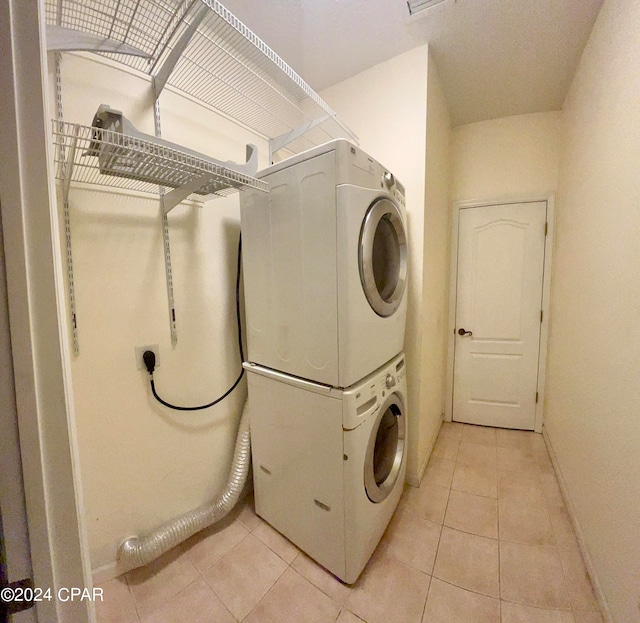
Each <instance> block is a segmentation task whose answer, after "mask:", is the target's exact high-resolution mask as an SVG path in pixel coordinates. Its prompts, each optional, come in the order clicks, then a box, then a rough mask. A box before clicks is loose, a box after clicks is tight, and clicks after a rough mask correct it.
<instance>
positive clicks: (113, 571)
mask: <svg viewBox="0 0 640 623" xmlns="http://www.w3.org/2000/svg"><path fill="white" fill-rule="evenodd" d="M91 575H92V576H93V583H94V584H104V583H105V582H108V581H109V580H114V579H115V578H117V577H118V576H120V575H122V571H121V570H120V569H118V563H116V562H110V563H109V564H108V565H104V566H103V567H98V568H97V569H94V570H93V571H92V572H91Z"/></svg>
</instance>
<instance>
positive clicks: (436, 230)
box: [409, 55, 451, 484]
mask: <svg viewBox="0 0 640 623" xmlns="http://www.w3.org/2000/svg"><path fill="white" fill-rule="evenodd" d="M450 139H451V120H450V117H449V109H448V106H447V101H446V99H445V96H444V92H443V90H442V85H441V83H440V77H439V75H438V71H437V69H436V65H435V63H434V62H433V58H432V57H431V55H429V68H428V76H427V147H426V182H425V212H424V257H423V274H422V318H421V326H422V331H423V339H422V353H421V360H420V411H419V413H420V419H419V422H418V431H417V456H415V459H414V461H415V465H411V468H412V469H411V470H410V472H409V476H410V477H411V476H413V475H414V474H416V475H417V476H418V478H421V477H422V474H423V472H424V468H425V467H426V463H427V461H428V460H429V456H430V455H431V450H432V448H433V444H434V443H435V439H436V437H437V435H438V432H439V431H440V424H441V423H442V413H443V409H444V388H445V372H446V357H447V319H448V318H447V316H448V306H449V255H450V251H449V240H450V235H449V230H450V227H451V211H450V209H449V204H450V199H449V192H450V190H449V178H450V171H449V167H450V161H449V144H450ZM411 458H412V459H413V458H414V457H413V456H412V457H411ZM410 482H412V484H417V483H416V482H414V480H413V479H412V480H410Z"/></svg>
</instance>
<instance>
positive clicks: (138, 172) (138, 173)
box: [52, 119, 267, 212]
mask: <svg viewBox="0 0 640 623" xmlns="http://www.w3.org/2000/svg"><path fill="white" fill-rule="evenodd" d="M52 132H53V137H54V144H55V146H56V150H55V153H56V156H55V157H56V164H57V165H58V166H57V173H56V177H57V178H58V179H60V180H61V181H63V182H64V184H65V185H67V186H68V184H70V183H71V182H74V183H77V182H79V183H84V184H90V185H98V186H108V187H112V188H121V189H127V190H130V191H135V192H141V193H148V194H152V195H154V196H157V195H158V187H161V189H162V191H163V192H162V195H163V198H166V197H170V195H171V191H173V190H174V189H187V190H186V191H185V192H187V194H186V196H185V197H184V198H190V199H191V200H194V201H200V202H202V201H206V200H208V199H211V198H213V197H214V196H224V195H228V194H230V193H232V192H234V191H236V190H239V189H240V188H256V189H258V190H263V191H266V190H267V184H266V183H265V182H263V181H261V180H258V179H255V178H253V177H251V176H249V175H245V174H243V173H240V172H238V171H235V170H234V169H229V168H226V167H224V166H222V165H220V164H218V163H215V162H212V161H210V160H207V159H205V158H204V157H203V158H199V157H197V156H194V155H192V154H189V153H186V152H184V151H180V150H178V149H172V148H170V147H167V146H164V145H160V144H158V143H156V142H152V141H147V140H143V139H140V138H138V137H132V136H128V135H126V134H123V133H121V132H117V131H113V130H107V129H101V128H97V127H95V126H84V125H80V124H77V123H64V122H60V121H59V120H55V119H54V120H53V121H52ZM191 189H193V190H191ZM183 194H184V193H183ZM167 207H168V206H167ZM171 207H173V206H171ZM169 209H171V208H168V209H167V208H165V211H167V212H168V211H169Z"/></svg>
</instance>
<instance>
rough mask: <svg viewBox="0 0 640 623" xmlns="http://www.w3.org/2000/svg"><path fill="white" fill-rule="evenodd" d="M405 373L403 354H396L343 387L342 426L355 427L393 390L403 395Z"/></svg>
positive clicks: (346, 427) (372, 412)
mask: <svg viewBox="0 0 640 623" xmlns="http://www.w3.org/2000/svg"><path fill="white" fill-rule="evenodd" d="M405 374H406V372H405V366H404V356H403V355H398V356H397V357H396V358H395V359H393V360H392V361H390V362H389V363H388V364H387V365H386V366H385V367H384V368H382V369H381V370H378V371H377V372H375V373H374V374H372V375H370V376H369V377H367V378H365V379H363V381H361V382H360V383H358V384H356V385H354V386H352V387H350V388H348V389H345V390H344V391H343V392H342V396H343V426H344V428H345V429H346V430H349V429H352V428H356V427H357V426H358V425H359V424H360V422H361V421H362V420H364V419H366V418H368V417H369V416H371V415H373V414H375V413H377V411H378V410H379V409H380V407H381V406H382V405H383V403H384V402H385V400H386V399H387V397H388V396H389V395H391V394H393V393H394V392H398V391H400V392H401V393H402V394H403V396H404V391H405V387H404V383H405Z"/></svg>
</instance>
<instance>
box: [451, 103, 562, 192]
mask: <svg viewBox="0 0 640 623" xmlns="http://www.w3.org/2000/svg"><path fill="white" fill-rule="evenodd" d="M561 120H562V113H560V112H547V113H532V114H528V115H517V116H515V117H503V118H501V119H492V120H489V121H479V122H477V123H470V124H468V125H463V126H458V127H456V128H454V129H453V131H452V133H451V198H452V200H453V201H466V200H474V199H500V198H513V197H514V196H518V195H523V194H529V195H531V194H540V195H541V196H544V195H547V194H549V193H550V192H554V191H555V190H556V188H557V185H558V162H559V160H558V159H559V155H560V127H561Z"/></svg>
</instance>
